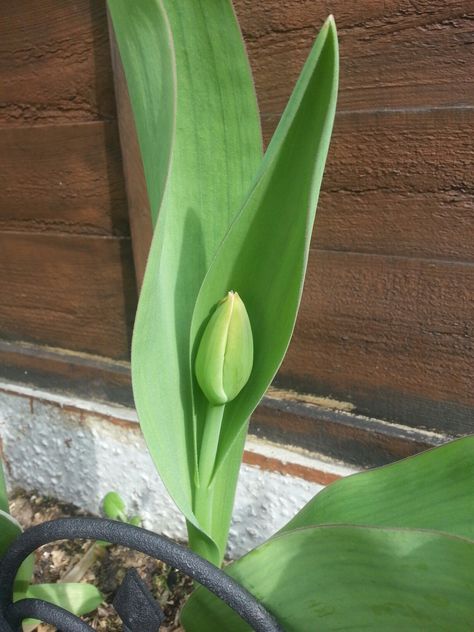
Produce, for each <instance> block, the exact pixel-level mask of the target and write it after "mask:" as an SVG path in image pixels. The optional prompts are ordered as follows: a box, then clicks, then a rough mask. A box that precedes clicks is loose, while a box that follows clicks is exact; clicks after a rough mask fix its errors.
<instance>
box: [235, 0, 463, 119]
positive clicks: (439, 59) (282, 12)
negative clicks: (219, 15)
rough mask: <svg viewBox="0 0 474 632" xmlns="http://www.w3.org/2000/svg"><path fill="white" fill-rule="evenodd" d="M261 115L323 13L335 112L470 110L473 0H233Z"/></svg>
mask: <svg viewBox="0 0 474 632" xmlns="http://www.w3.org/2000/svg"><path fill="white" fill-rule="evenodd" d="M235 6H236V10H237V14H238V16H239V20H240V23H241V26H242V29H243V33H244V37H245V40H246V42H247V47H248V51H249V56H250V60H251V65H252V68H253V71H254V75H255V83H256V88H257V94H258V96H259V99H260V104H261V109H262V112H263V113H264V115H265V116H272V115H275V114H277V113H280V112H281V111H282V109H283V106H284V104H285V103H286V101H287V99H288V96H289V94H290V92H291V89H292V86H293V85H294V83H295V81H296V78H297V76H298V74H299V72H300V70H301V67H302V65H303V63H304V60H305V58H306V56H307V54H308V52H309V50H310V47H311V45H312V42H313V41H314V38H315V36H316V34H317V32H318V30H319V28H320V26H321V24H322V22H323V21H324V19H325V18H326V16H327V15H328V14H329V13H333V14H334V15H335V18H336V23H337V26H338V32H339V38H340V46H341V90H340V98H339V108H340V110H341V111H347V110H349V111H352V110H378V109H387V108H422V107H426V106H428V107H430V108H432V107H446V106H460V105H472V104H473V102H474V87H473V81H472V67H473V64H474V50H473V47H472V45H470V44H472V41H473V28H472V15H473V7H472V2H471V0H430V1H427V0H417V1H416V2H413V1H412V0H385V1H384V2H379V1H377V0H363V1H361V2H348V1H347V0H328V1H327V2H314V0H285V1H284V2H281V1H280V0H267V1H266V2H254V1H253V0H235Z"/></svg>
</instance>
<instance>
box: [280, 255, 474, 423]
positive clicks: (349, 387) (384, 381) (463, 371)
mask: <svg viewBox="0 0 474 632" xmlns="http://www.w3.org/2000/svg"><path fill="white" fill-rule="evenodd" d="M310 259H311V261H310V266H309V269H308V275H307V279H306V285H305V291H304V295H303V303H302V307H301V311H300V315H299V318H298V324H297V327H296V331H295V334H294V338H293V341H292V343H291V345H290V349H289V352H288V355H287V357H286V360H285V362H284V365H283V367H282V369H281V371H280V373H279V376H278V380H277V383H278V384H279V385H281V386H283V387H285V388H293V389H295V390H298V389H299V390H303V391H304V392H309V393H315V394H324V395H328V396H332V397H334V398H336V399H339V400H342V401H348V402H352V403H353V404H355V406H356V409H357V410H358V411H360V412H362V413H364V414H368V415H370V416H373V417H380V418H383V419H389V420H397V421H400V422H402V423H404V424H407V425H411V426H420V427H426V428H436V427H441V428H446V429H447V430H448V431H450V432H452V433H466V432H470V431H472V408H473V406H474V395H473V391H472V384H473V381H474V320H473V315H474V265H472V264H465V263H460V262H446V261H437V260H425V259H414V258H406V257H389V256H384V255H366V254H358V253H337V252H331V251H321V250H316V251H313V252H312V253H311V257H310Z"/></svg>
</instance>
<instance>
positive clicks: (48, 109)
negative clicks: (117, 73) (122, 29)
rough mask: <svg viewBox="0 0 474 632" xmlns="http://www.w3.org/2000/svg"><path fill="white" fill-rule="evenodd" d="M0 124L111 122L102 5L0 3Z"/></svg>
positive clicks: (71, 0) (87, 1)
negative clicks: (108, 119)
mask: <svg viewBox="0 0 474 632" xmlns="http://www.w3.org/2000/svg"><path fill="white" fill-rule="evenodd" d="M0 77H1V81H0V124H1V125H6V124H8V125H22V124H36V123H42V124H44V123H64V122H70V121H95V120H98V119H103V118H106V119H107V118H111V117H112V118H113V117H115V103H114V96H113V83H112V75H111V71H110V52H109V43H108V37H107V21H106V13H105V1H104V0H60V1H58V0H41V1H39V0H15V2H3V3H2V10H1V19H0Z"/></svg>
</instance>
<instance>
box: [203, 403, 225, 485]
mask: <svg viewBox="0 0 474 632" xmlns="http://www.w3.org/2000/svg"><path fill="white" fill-rule="evenodd" d="M224 408H225V405H224V404H223V405H221V406H214V405H213V404H211V403H209V404H208V408H207V414H206V420H205V423H204V432H203V435H202V442H201V451H200V454H199V487H201V488H203V489H204V488H208V487H209V485H210V483H211V480H212V475H213V473H214V468H215V465H216V457H217V448H218V446H219V437H220V434H221V426H222V417H223V415H224Z"/></svg>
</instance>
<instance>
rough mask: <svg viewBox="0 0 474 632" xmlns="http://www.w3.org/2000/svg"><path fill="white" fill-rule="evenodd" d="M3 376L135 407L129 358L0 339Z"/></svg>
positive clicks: (29, 384)
mask: <svg viewBox="0 0 474 632" xmlns="http://www.w3.org/2000/svg"><path fill="white" fill-rule="evenodd" d="M0 379H4V380H5V379H6V380H10V381H13V382H19V383H22V384H26V385H28V386H33V387H35V388H42V389H45V390H47V391H52V392H54V393H67V394H73V395H74V396H76V397H80V398H84V399H86V400H99V401H105V402H112V403H115V404H121V405H123V406H130V407H132V408H133V395H132V385H131V379H130V363H129V362H127V361H118V360H111V359H109V358H103V357H99V356H95V355H89V354H86V353H74V352H73V351H69V350H66V349H54V348H51V347H45V346H43V345H35V344H30V343H27V342H9V341H7V340H0Z"/></svg>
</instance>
